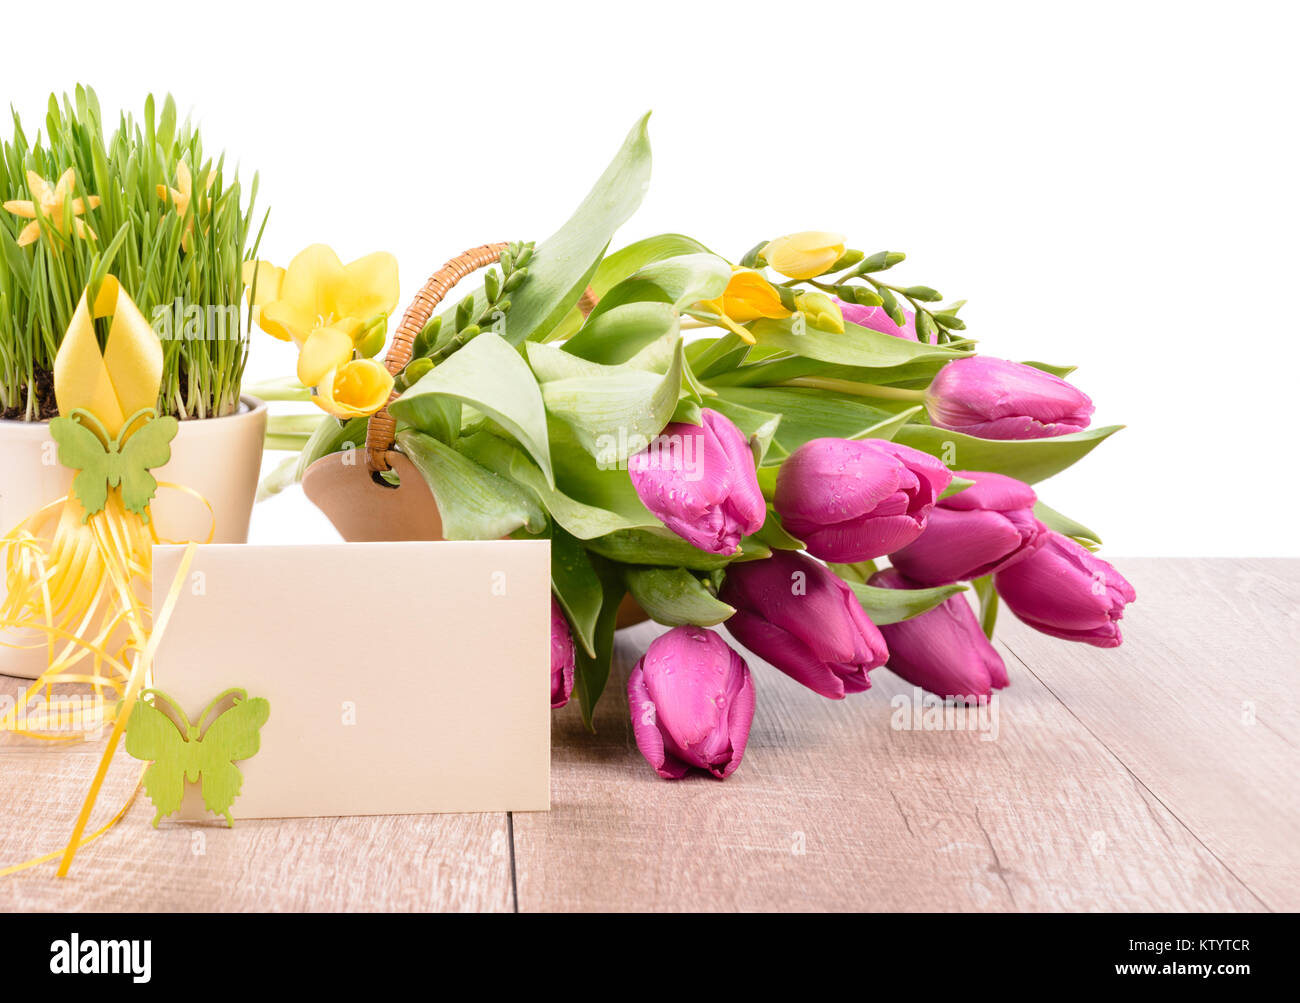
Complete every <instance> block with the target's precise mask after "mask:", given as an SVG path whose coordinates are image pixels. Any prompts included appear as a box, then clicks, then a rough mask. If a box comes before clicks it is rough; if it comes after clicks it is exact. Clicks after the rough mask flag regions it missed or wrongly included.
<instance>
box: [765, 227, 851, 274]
mask: <svg viewBox="0 0 1300 1003" xmlns="http://www.w3.org/2000/svg"><path fill="white" fill-rule="evenodd" d="M762 254H763V258H764V260H766V261H767V263H768V264H769V265H771V266H772V267H773V268H774V269H776V270H777V271H778V272H780V273H781V274H782V275H786V276H789V277H790V278H792V279H811V278H813V277H815V276H817V275H821V274H822V273H823V272H824V271H826V270H827V269H828V268H830V267H831V265H833V264H835V262H837V261H839V260H840V258H842V257H843V256H844V234H842V233H828V232H827V231H825V230H805V231H804V232H803V233H791V234H789V235H787V236H785V237H777V238H776V240H773V241H769V242H768V244H767V245H766V246H765V247H764V248H763V251H762Z"/></svg>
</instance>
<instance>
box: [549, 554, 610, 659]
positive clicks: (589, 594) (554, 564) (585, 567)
mask: <svg viewBox="0 0 1300 1003" xmlns="http://www.w3.org/2000/svg"><path fill="white" fill-rule="evenodd" d="M551 589H552V591H554V593H555V598H556V599H557V600H558V601H559V603H560V606H561V607H562V608H563V609H564V614H565V616H566V617H568V620H569V626H570V627H572V628H573V636H574V639H575V640H577V642H578V644H579V645H580V646H581V648H582V650H583V651H585V652H586V653H587V654H588V655H589V656H591V657H592V658H594V657H595V656H596V640H595V638H596V620H597V618H598V617H599V616H600V605H601V602H602V600H603V598H604V591H603V588H602V586H601V582H600V579H599V578H598V577H597V575H596V572H595V569H593V568H592V566H591V561H589V560H588V559H587V551H586V550H584V549H583V547H582V544H580V543H578V541H577V540H575V539H574V538H573V537H571V536H570V535H569V534H568V533H566V532H564V530H562V529H553V530H552V532H551Z"/></svg>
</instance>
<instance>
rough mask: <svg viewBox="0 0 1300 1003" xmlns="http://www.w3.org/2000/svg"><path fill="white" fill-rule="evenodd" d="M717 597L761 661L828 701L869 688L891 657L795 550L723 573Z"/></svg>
mask: <svg viewBox="0 0 1300 1003" xmlns="http://www.w3.org/2000/svg"><path fill="white" fill-rule="evenodd" d="M719 598H720V599H721V600H722V601H723V602H725V603H727V604H728V605H730V606H732V607H734V608H735V610H736V612H735V613H733V614H732V615H731V617H730V619H728V620H727V630H729V631H730V632H731V634H732V635H733V636H734V637H735V638H736V640H738V641H739V642H740V643H741V644H743V645H744V646H745V647H747V648H748V649H749V650H750V651H752V652H753V653H754V654H756V655H758V656H759V657H760V658H762V659H765V660H766V661H768V662H770V663H771V664H772V665H774V666H776V667H777V668H778V669H780V670H781V671H782V672H784V673H785V674H786V675H788V676H790V677H791V678H792V679H796V680H798V681H799V682H801V683H803V684H804V685H805V686H807V687H808V688H809V689H810V690H813V691H814V692H816V693H820V694H821V695H822V696H824V697H829V698H830V699H832V700H842V699H844V696H845V695H846V694H848V693H861V692H862V691H863V690H866V689H869V688H870V687H871V680H870V679H869V678H867V673H868V672H869V671H870V670H871V669H874V668H875V667H876V666H878V665H883V664H884V662H885V659H886V657H887V656H888V651H887V650H886V648H885V641H884V638H882V637H881V636H880V631H879V630H878V629H877V628H876V625H875V624H874V623H872V622H871V620H870V618H868V616H867V614H866V612H864V611H863V609H862V606H861V604H860V603H859V602H858V600H857V597H856V596H855V595H854V594H853V591H852V589H850V588H849V587H848V585H846V584H845V583H844V581H843V580H842V579H840V578H839V576H837V575H836V574H834V573H833V572H832V571H831V570H830V569H828V568H827V567H826V566H825V565H823V564H819V563H818V562H817V561H814V560H813V559H812V558H810V557H808V556H806V555H804V554H801V553H797V552H795V551H792V550H777V551H773V552H772V556H771V557H769V558H767V559H765V560H761V561H744V562H741V563H737V564H732V565H731V566H730V567H728V568H727V578H726V581H725V582H724V583H723V586H722V591H721V592H720V593H719Z"/></svg>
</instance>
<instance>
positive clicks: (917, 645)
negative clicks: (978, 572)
mask: <svg viewBox="0 0 1300 1003" xmlns="http://www.w3.org/2000/svg"><path fill="white" fill-rule="evenodd" d="M870 584H872V585H875V586H876V587H877V588H882V589H915V588H920V587H921V586H919V585H918V584H917V583H915V582H912V581H909V580H908V579H906V578H904V577H903V576H902V575H901V574H899V573H898V572H897V571H896V570H895V569H893V568H886V569H885V570H884V571H878V572H877V573H876V574H874V575H872V576H871V580H870ZM880 633H881V634H883V635H884V637H885V643H886V644H888V645H889V661H888V662H887V663H886V667H887V668H889V669H890V670H891V671H893V672H897V673H898V674H899V675H900V676H902V677H903V678H904V679H906V680H907V681H908V682H909V683H911V684H912V685H913V686H920V687H921V688H922V689H925V690H928V691H929V692H930V693H933V694H934V695H935V696H938V697H944V698H947V697H959V698H962V699H966V700H979V701H984V700H987V699H988V698H989V696H990V695H991V694H992V693H993V691H994V690H1000V689H1002V687H1004V686H1006V685H1007V667H1006V665H1005V664H1003V662H1002V656H1001V655H999V654H998V653H997V652H996V651H995V650H994V649H993V645H992V644H990V643H989V639H988V638H987V637H985V636H984V631H983V630H981V629H980V625H979V621H978V620H976V619H975V613H974V611H972V610H971V607H970V603H968V602H967V601H966V597H965V596H961V595H956V596H950V597H949V598H948V599H946V600H944V602H943V603H941V604H940V605H938V606H936V607H935V608H934V609H932V610H929V611H928V612H925V613H922V614H921V615H920V616H914V617H912V619H910V620H902V621H900V622H898V623H887V624H885V625H884V626H882V627H881V628H880Z"/></svg>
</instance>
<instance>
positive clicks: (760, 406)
mask: <svg viewBox="0 0 1300 1003" xmlns="http://www.w3.org/2000/svg"><path fill="white" fill-rule="evenodd" d="M715 389H716V390H717V392H718V396H717V398H716V400H717V401H718V402H719V403H717V404H711V405H710V406H711V407H716V408H717V409H718V410H720V411H721V410H722V409H723V407H724V406H725V405H726V404H728V403H730V404H737V405H739V406H741V407H744V408H749V409H751V410H754V411H762V412H765V413H767V414H775V415H780V418H781V421H780V423H779V424H778V425H777V426H776V429H775V430H774V432H773V439H774V440H775V442H776V443H777V444H778V445H780V447H781V448H782V450H784V452H785V453H787V454H788V453H793V452H794V451H795V450H796V449H798V448H799V447H800V446H802V445H803V444H804V443H805V442H807V441H808V440H810V439H822V438H835V439H854V438H859V437H862V436H865V435H867V434H868V433H869V432H870V431H871V430H872V429H876V428H884V429H891V428H893V427H894V425H895V424H896V422H897V418H898V415H897V414H894V413H893V412H892V411H890V410H887V409H886V408H883V407H876V406H875V405H874V402H872V403H868V402H866V401H865V400H863V399H862V398H860V397H853V396H850V395H848V394H837V393H832V392H830V391H825V390H811V389H795V388H787V387H771V388H767V387H717V388H715ZM890 403H892V404H897V402H890ZM914 408H915V405H912V407H911V408H907V407H903V408H902V409H901V410H902V411H907V410H912V409H914ZM723 413H724V414H725V413H726V412H725V411H724V412H723ZM900 413H901V411H900ZM913 413H915V411H914V410H913ZM878 438H884V436H878Z"/></svg>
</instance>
